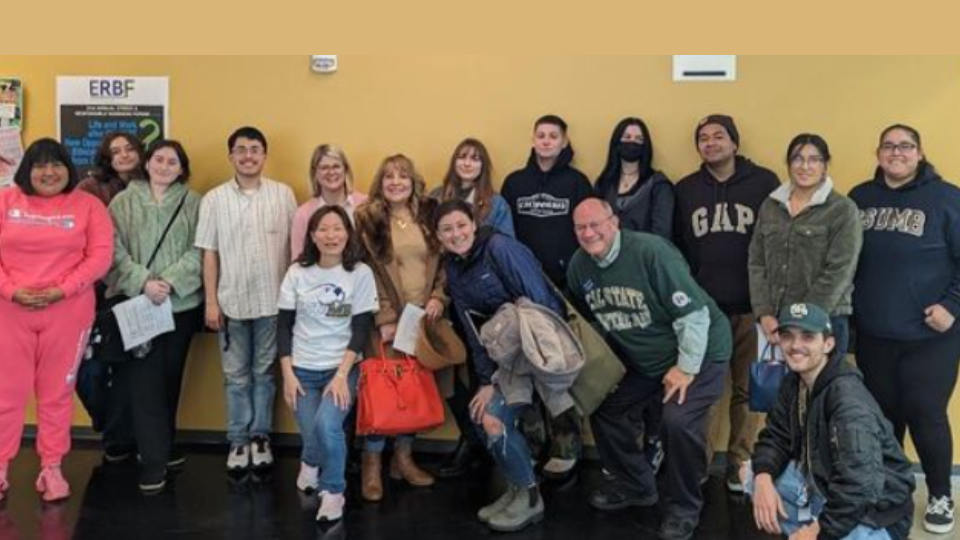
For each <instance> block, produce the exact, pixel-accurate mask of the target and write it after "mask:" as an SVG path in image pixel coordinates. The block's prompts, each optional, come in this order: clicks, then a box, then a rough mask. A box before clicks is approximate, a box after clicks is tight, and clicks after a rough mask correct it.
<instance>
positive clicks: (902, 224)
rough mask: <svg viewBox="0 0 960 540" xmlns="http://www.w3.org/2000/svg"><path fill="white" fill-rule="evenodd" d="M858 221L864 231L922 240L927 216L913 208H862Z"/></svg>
mask: <svg viewBox="0 0 960 540" xmlns="http://www.w3.org/2000/svg"><path fill="white" fill-rule="evenodd" d="M860 221H861V223H862V224H863V230H864V231H890V232H899V233H903V234H909V235H911V236H916V237H917V238H922V237H923V233H924V231H925V229H926V225H927V214H926V213H924V212H923V210H917V209H914V208H863V209H861V210H860Z"/></svg>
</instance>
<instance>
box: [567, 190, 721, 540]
mask: <svg viewBox="0 0 960 540" xmlns="http://www.w3.org/2000/svg"><path fill="white" fill-rule="evenodd" d="M573 222H574V231H575V233H576V235H577V241H578V242H579V244H580V249H579V250H578V251H577V252H576V253H575V254H574V256H573V258H572V259H571V261H570V267H569V269H568V271H567V284H568V287H569V290H570V293H571V296H572V299H573V301H574V303H575V304H576V305H577V307H578V308H579V309H580V310H581V312H582V313H583V314H584V315H585V316H587V317H588V318H589V319H591V320H593V321H594V322H596V323H599V325H600V326H601V327H602V328H603V330H604V331H605V332H606V334H607V339H608V340H610V341H611V342H612V344H613V345H614V346H615V348H616V349H617V351H618V352H619V353H620V360H621V361H622V362H623V364H624V365H625V366H626V368H627V374H626V376H625V377H624V379H623V381H621V383H620V385H619V386H618V387H617V389H616V390H615V391H614V392H613V393H612V394H611V395H610V396H608V397H607V399H606V401H605V402H604V403H603V405H602V406H601V407H600V409H599V410H597V411H596V412H595V413H594V414H593V416H592V417H591V425H592V427H593V433H594V436H595V438H596V442H597V450H598V451H599V452H600V458H601V460H602V462H603V466H604V467H605V468H606V469H607V470H608V471H610V472H611V474H612V479H611V480H610V481H608V482H607V483H606V484H605V485H604V486H603V487H601V488H600V489H599V490H597V491H595V492H594V493H593V494H592V495H591V496H590V504H591V505H592V506H594V507H595V508H597V509H599V510H619V509H623V508H627V507H631V506H653V505H655V504H656V503H657V502H658V500H659V495H660V494H659V493H658V491H657V483H656V479H655V478H654V474H653V470H652V468H651V467H650V463H649V462H648V461H647V460H646V459H645V458H644V457H643V454H642V453H641V451H640V450H639V449H638V448H637V444H636V434H635V433H634V429H633V428H632V423H631V421H630V419H629V417H628V414H627V413H628V412H630V413H631V414H634V413H636V412H638V411H642V410H644V409H646V408H647V407H650V406H652V405H653V404H654V403H657V402H660V403H663V419H662V426H661V437H662V439H663V443H664V450H665V451H666V455H667V459H666V463H665V464H664V473H665V474H664V478H663V480H664V483H663V492H662V495H663V508H664V512H665V514H664V519H663V522H662V525H661V528H660V538H662V539H664V540H687V539H689V538H691V537H692V536H693V533H694V530H695V529H696V527H697V523H698V522H699V519H700V510H701V508H702V507H703V495H702V493H701V490H700V479H701V478H703V477H704V476H705V475H706V473H707V458H706V453H707V449H706V444H707V442H706V436H707V434H706V426H707V420H708V417H709V411H710V407H711V406H712V405H713V404H714V403H715V402H716V401H717V400H718V399H720V395H721V394H722V393H723V383H724V379H725V376H726V372H727V362H728V360H729V359H730V353H731V348H732V345H731V337H730V325H729V323H728V322H727V319H726V317H724V315H723V313H722V312H721V311H720V309H719V308H718V307H717V305H716V303H714V301H713V300H712V299H711V298H710V297H709V296H708V295H707V294H706V293H705V292H704V291H703V289H701V288H700V286H699V285H697V283H696V281H694V279H693V277H692V276H691V275H690V270H689V268H688V267H687V264H686V262H685V261H684V260H683V256H682V255H680V252H679V251H677V249H676V248H675V247H673V245H671V244H670V243H669V242H667V241H666V240H664V239H662V238H660V237H658V236H654V235H651V234H646V233H640V232H633V231H627V230H620V224H619V221H618V219H617V218H616V216H615V215H614V213H613V209H612V208H611V207H610V205H609V204H608V203H606V202H605V201H601V200H599V199H590V200H587V201H584V202H583V203H581V204H580V205H579V206H578V207H577V209H576V210H575V211H574V215H573Z"/></svg>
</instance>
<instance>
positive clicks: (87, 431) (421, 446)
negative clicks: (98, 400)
mask: <svg viewBox="0 0 960 540" xmlns="http://www.w3.org/2000/svg"><path fill="white" fill-rule="evenodd" d="M71 434H72V435H73V440H74V441H76V442H81V443H85V444H96V443H98V442H100V434H98V433H96V432H95V431H93V429H91V428H85V427H80V428H73V429H72V430H71ZM23 436H24V438H25V439H27V440H29V441H30V442H33V441H34V439H36V436H37V428H36V426H26V427H25V428H24V430H23ZM177 437H178V439H179V442H180V443H181V444H185V445H189V446H209V447H211V448H215V447H223V448H224V450H226V446H227V442H226V438H225V433H224V432H223V431H203V430H181V431H180V432H178V434H177ZM271 440H272V442H273V445H274V446H276V447H278V448H284V449H287V448H296V447H299V446H300V435H298V434H296V433H279V434H276V435H273V437H272V439H271ZM456 446H457V441H453V440H443V439H423V438H418V439H417V440H416V441H415V442H414V449H415V450H416V451H417V452H421V453H425V454H446V453H450V452H453V451H454V449H456ZM583 455H584V458H586V459H587V460H590V461H599V459H600V457H599V456H598V455H597V449H596V447H595V446H585V447H584V449H583ZM726 463H727V455H726V453H725V452H718V453H716V454H715V455H714V457H713V463H711V464H710V470H711V472H712V473H713V474H714V475H720V476H722V475H723V474H724V471H725V468H726ZM914 472H917V473H922V472H923V470H922V469H921V468H920V465H919V464H914ZM953 475H954V476H960V465H954V466H953Z"/></svg>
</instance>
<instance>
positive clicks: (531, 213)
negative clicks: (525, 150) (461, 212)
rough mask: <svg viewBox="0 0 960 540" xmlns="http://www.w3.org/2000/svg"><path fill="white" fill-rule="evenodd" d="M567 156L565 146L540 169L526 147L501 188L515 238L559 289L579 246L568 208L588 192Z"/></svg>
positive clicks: (570, 152) (587, 185)
mask: <svg viewBox="0 0 960 540" xmlns="http://www.w3.org/2000/svg"><path fill="white" fill-rule="evenodd" d="M571 161H573V149H572V148H571V147H570V146H567V147H566V148H564V149H563V151H562V152H560V155H559V156H558V157H557V162H556V163H555V164H554V165H553V168H551V169H550V170H549V171H546V172H544V171H543V170H541V169H540V165H538V164H537V155H536V152H534V151H531V152H530V159H529V160H528V161H527V166H526V167H525V168H523V169H520V170H519V171H515V172H513V173H511V174H510V176H508V177H507V179H506V180H505V181H504V183H503V189H502V190H501V191H500V194H501V195H502V196H503V198H504V199H506V200H507V204H509V205H510V212H511V213H512V214H513V226H514V229H515V230H516V233H517V240H520V241H521V242H522V243H523V244H525V245H526V246H527V247H529V248H530V250H531V251H533V254H534V255H535V256H536V257H537V259H538V260H539V261H540V264H542V265H543V270H544V271H545V272H546V273H547V275H548V276H550V279H551V281H553V283H554V284H556V285H557V287H559V288H560V289H564V288H565V287H566V282H567V280H566V273H567V265H568V263H569V262H570V257H572V256H573V253H574V252H575V251H576V250H577V248H578V247H579V244H578V243H577V236H576V234H575V233H574V232H573V210H574V209H575V208H576V207H577V205H578V204H580V203H581V202H583V201H584V200H586V199H588V198H590V197H591V196H592V194H593V188H592V187H591V186H590V181H589V180H587V177H586V176H584V174H583V173H582V172H580V171H578V170H577V169H575V168H573V167H572V166H571V165H570V162H571Z"/></svg>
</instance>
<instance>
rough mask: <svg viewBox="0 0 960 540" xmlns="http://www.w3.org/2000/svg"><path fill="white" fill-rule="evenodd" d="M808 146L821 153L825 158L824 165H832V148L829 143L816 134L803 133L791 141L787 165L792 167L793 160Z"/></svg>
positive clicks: (788, 148)
mask: <svg viewBox="0 0 960 540" xmlns="http://www.w3.org/2000/svg"><path fill="white" fill-rule="evenodd" d="M807 145H810V146H812V147H814V148H816V149H817V151H818V152H820V155H821V156H823V162H824V163H826V164H829V163H830V159H831V156H830V146H829V145H827V141H825V140H824V139H823V137H821V136H820V135H817V134H816V133H801V134H800V135H797V136H796V137H794V138H793V140H792V141H790V144H788V145H787V165H790V162H791V161H793V158H794V157H795V156H796V155H797V154H799V153H800V150H801V149H802V148H803V147H804V146H807Z"/></svg>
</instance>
